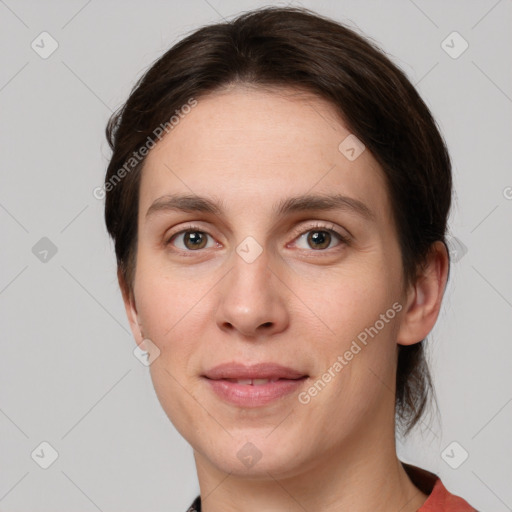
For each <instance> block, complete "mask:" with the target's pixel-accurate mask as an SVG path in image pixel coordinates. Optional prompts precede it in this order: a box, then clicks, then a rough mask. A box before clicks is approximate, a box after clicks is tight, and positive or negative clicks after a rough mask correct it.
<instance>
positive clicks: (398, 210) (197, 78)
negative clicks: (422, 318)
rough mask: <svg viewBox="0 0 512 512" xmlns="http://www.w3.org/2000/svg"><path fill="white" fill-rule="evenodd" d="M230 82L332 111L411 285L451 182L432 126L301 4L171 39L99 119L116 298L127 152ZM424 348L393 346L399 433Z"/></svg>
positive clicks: (128, 254) (394, 77) (421, 397)
mask: <svg viewBox="0 0 512 512" xmlns="http://www.w3.org/2000/svg"><path fill="white" fill-rule="evenodd" d="M233 84H245V85H250V86H255V87H286V88H290V87H292V88H295V89H297V90H303V91H307V92H310V93H313V94H315V95H316V96H318V97H321V98H323V99H325V100H327V101H328V102H329V103H330V104H331V105H332V106H333V108H334V109H335V111H336V112H337V113H338V114H339V115H340V116H341V118H342V119H343V120H344V122H345V124H346V126H347V127H348V128H349V129H350V130H351V132H352V133H354V134H355V135H356V136H357V137H358V138H359V139H360V140H361V141H362V142H363V143H364V144H365V146H366V148H367V149H368V150H369V151H371V153H372V155H373V156H374V157H375V159H376V160H377V161H378V162H379V164H380V165H381V167H382V170H383V172H384V175H385V179H386V182H387V186H388V193H389V197H390V200H391V205H392V211H393V216H394V220H395V224H396V226H397V236H398V240H399V244H400V248H401V254H402V265H403V272H404V281H405V284H406V285H408V284H411V283H414V282H415V278H416V275H417V272H418V269H419V268H420V267H421V266H422V265H423V264H424V263H425V262H426V258H427V255H428V253H429V250H430V249H431V246H432V244H433V243H434V242H436V241H438V240H439V241H442V242H443V243H445V245H446V242H445V233H446V227H447V218H448V214H449V210H450V204H451V193H452V176H451V164H450V158H449V155H448V152H447V149H446V146H445V143H444V141H443V139H442V136H441V135H440V133H439V130H438V128H437V125H436V122H435V121H434V119H433V118H432V115H431V113H430V111H429V109H428V107H427V106H426V105H425V103H424V102H423V101H422V99H421V98H420V96H419V95H418V93H417V91H416V90H415V88H414V87H413V85H412V84H411V83H410V82H409V80H408V79H407V78H406V76H405V74H404V73H403V72H402V71H401V70H400V69H398V68H397V67H396V66H395V65H394V64H393V63H392V62H391V61H390V60H389V58H388V57H387V56H386V55H385V54H384V52H383V51H382V50H380V49H379V48H378V47H377V46H376V45H375V44H373V43H372V42H370V41H368V40H367V39H365V38H363V37H362V36H360V35H358V34H357V33H356V32H354V31H353V30H351V29H349V28H347V27H345V26H343V25H342V24H340V23H337V22H335V21H332V20H330V19H328V18H324V17H322V16H319V15H318V14H316V13H314V12H312V11H309V10H307V9H304V8H278V7H268V8H264V9H259V10H255V11H252V12H248V13H244V14H242V15H240V16H238V17H237V18H235V19H234V20H232V21H229V22H225V23H218V24H214V25H209V26H206V27H203V28H200V29H199V30H196V31H195V32H193V33H192V34H190V35H188V36H187V37H185V38H184V39H182V40H181V41H180V42H178V43H177V44H175V45H174V46H173V47H172V48H170V49H169V50H168V51H167V52H166V53H165V54H164V55H162V56H161V57H160V58H159V59H158V60H157V61H156V62H155V63H154V64H153V65H152V66H151V67H150V68H149V69H148V70H147V71H146V72H145V74H144V75H143V76H142V77H141V78H140V79H139V80H138V81H137V83H136V84H135V85H134V87H133V89H132V91H131V94H130V96H129V98H128V100H127V101H126V103H125V104H124V105H122V106H121V107H120V108H119V109H118V110H117V111H116V112H115V113H114V114H113V115H112V117H111V118H110V120H109V122H108V125H107V128H106V134H107V139H108V142H109V144H110V147H111V148H112V151H113V154H112V157H111V160H110V163H109V165H108V169H107V172H106V177H105V191H106V201H105V221H106V225H107V229H108V232H109V234H110V235H111V236H112V238H113V240H114V242H115V251H116V257H117V264H118V269H119V273H120V275H121V276H122V281H123V282H124V286H125V290H124V291H127V292H128V291H131V290H132V284H133V278H134V273H135V266H136V248H137V217H138V202H139V184H140V176H141V171H142V167H143V164H144V159H141V160H140V161H139V160H138V159H136V158H133V155H134V154H135V153H136V152H137V151H138V150H140V148H141V147H143V146H144V145H145V144H146V145H147V141H153V140H154V135H155V133H156V130H155V128H157V127H158V126H161V125H162V124H163V123H166V122H168V120H169V119H170V117H171V116H172V115H173V114H174V113H175V112H177V111H178V112H179V109H180V108H181V107H182V106H183V105H185V104H186V103H187V102H188V101H189V100H190V98H195V99H198V98H199V97H200V96H204V95H206V94H208V93H209V92H213V91H218V90H220V89H223V88H225V87H229V86H230V85H233ZM127 164H129V165H127ZM121 169H124V172H122V173H121V172H120V171H121ZM116 178H117V179H116ZM121 178H122V179H121ZM423 341H424V340H423ZM423 341H421V342H419V343H416V344H413V345H410V346H403V345H400V346H399V347H398V362H397V365H398V367H397V376H396V400H395V403H396V407H395V410H396V415H397V419H398V420H399V424H400V426H404V427H406V429H405V434H407V433H408V432H409V431H410V430H411V429H412V427H413V426H414V425H415V424H416V423H417V422H418V421H419V420H420V418H421V416H422V414H423V412H424V410H425V406H426V404H427V401H428V399H429V398H430V392H432V391H433V387H432V383H431V378H430V373H429V370H428V366H427V363H426V359H425V353H424V347H423Z"/></svg>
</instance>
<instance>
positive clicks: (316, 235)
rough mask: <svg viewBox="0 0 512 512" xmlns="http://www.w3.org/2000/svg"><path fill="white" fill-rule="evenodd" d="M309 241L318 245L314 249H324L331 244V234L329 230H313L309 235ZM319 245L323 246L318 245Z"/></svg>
mask: <svg viewBox="0 0 512 512" xmlns="http://www.w3.org/2000/svg"><path fill="white" fill-rule="evenodd" d="M309 241H312V242H313V244H314V245H316V246H317V247H314V249H324V248H325V247H328V246H329V243H330V241H331V235H330V233H328V232H327V231H313V232H312V234H310V236H309ZM318 245H320V246H321V247H318Z"/></svg>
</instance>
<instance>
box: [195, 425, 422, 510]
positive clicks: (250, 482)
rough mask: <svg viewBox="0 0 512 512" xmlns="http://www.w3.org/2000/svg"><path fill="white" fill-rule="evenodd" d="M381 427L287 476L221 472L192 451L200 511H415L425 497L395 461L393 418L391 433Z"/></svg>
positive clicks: (277, 473)
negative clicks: (199, 492)
mask: <svg viewBox="0 0 512 512" xmlns="http://www.w3.org/2000/svg"><path fill="white" fill-rule="evenodd" d="M370 424H373V425H375V424H378V423H374V422H371V423H370ZM380 427H381V428H379V429H375V428H374V429H373V431H367V432H362V431H361V430H359V431H358V432H357V436H356V435H354V436H352V437H351V438H345V439H344V440H343V444H342V446H339V447H337V448H333V449H330V450H327V452H326V453H324V454H322V456H320V455H319V456H318V457H316V458H315V460H310V461H308V462H307V463H305V464H302V465H301V467H300V468H298V469H296V470H294V471H295V472H293V473H291V472H288V473H286V474H285V473H279V472H278V471H272V470H269V471H264V472H263V474H261V473H260V474H259V475H258V476H246V475H235V473H224V472H222V471H220V470H218V468H216V467H215V466H214V465H213V464H211V462H210V461H209V460H208V459H207V458H206V457H204V456H203V455H201V454H199V453H198V452H196V451H194V457H195V461H196V467H197V474H198V479H199V486H200V491H201V501H202V511H203V512H240V511H243V512H261V511H262V510H265V511H282V510H291V511H297V512H303V511H305V510H315V511H316V512H327V511H329V512H341V511H349V510H350V511H354V510H372V511H379V512H388V511H389V512H391V511H393V512H396V511H397V510H400V512H415V511H417V510H418V508H420V507H421V505H422V504H423V503H424V502H425V500H426V499H427V495H426V494H424V493H423V492H421V491H420V490H419V489H418V488H417V487H415V486H414V484H413V483H412V482H411V480H410V478H409V476H408V475H407V473H406V472H405V470H404V468H403V466H402V464H401V462H400V460H399V459H398V458H397V455H396V445H395V436H394V428H395V424H394V418H393V419H392V425H391V427H392V431H391V432H390V429H389V428H382V427H383V424H382V423H380ZM388 427H389V425H388ZM390 439H391V440H392V441H390Z"/></svg>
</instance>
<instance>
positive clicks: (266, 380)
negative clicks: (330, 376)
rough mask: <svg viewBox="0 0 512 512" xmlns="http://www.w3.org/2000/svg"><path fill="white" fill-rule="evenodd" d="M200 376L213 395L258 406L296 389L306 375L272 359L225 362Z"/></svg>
mask: <svg viewBox="0 0 512 512" xmlns="http://www.w3.org/2000/svg"><path fill="white" fill-rule="evenodd" d="M202 377H203V378H204V379H205V381H206V382H207V384H208V385H209V387H210V389H212V390H213V391H214V393H215V394H216V396H217V397H218V398H220V399H222V400H223V401H225V402H228V403H230V404H232V405H236V406H238V407H249V408H250V407H260V406H264V405H267V404H269V403H271V402H274V401H276V400H278V399H284V398H285V397H288V398H289V397H290V395H292V394H293V393H294V392H296V391H298V390H299V389H300V388H301V387H302V386H303V385H304V382H305V381H306V380H307V379H308V378H309V375H307V374H305V373H303V372H301V371H299V370H296V369H293V368H290V367H286V366H282V365H278V364H275V363H259V364H256V365H244V364H239V363H225V364H222V365H219V366H216V367H214V368H212V369H210V370H208V371H207V372H205V374H204V375H202Z"/></svg>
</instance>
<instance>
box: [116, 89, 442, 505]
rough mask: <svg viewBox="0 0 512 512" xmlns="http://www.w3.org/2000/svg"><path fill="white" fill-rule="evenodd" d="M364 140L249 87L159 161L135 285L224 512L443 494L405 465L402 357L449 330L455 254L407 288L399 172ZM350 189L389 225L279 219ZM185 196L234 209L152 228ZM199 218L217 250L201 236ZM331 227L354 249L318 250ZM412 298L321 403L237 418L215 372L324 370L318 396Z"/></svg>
mask: <svg viewBox="0 0 512 512" xmlns="http://www.w3.org/2000/svg"><path fill="white" fill-rule="evenodd" d="M349 134H350V131H349V129H347V127H346V126H345V125H344V123H343V122H342V120H341V119H339V118H338V117H337V116H336V115H335V114H334V112H333V108H332V106H331V105H330V104H328V103H326V102H325V101H323V100H322V99H319V98H317V97H314V96H310V95H306V94H300V93H299V92H298V91H292V90H285V89H280V90H275V91H272V90H266V91H264V90H261V89H260V90H257V89H255V88H248V87H241V86H236V87H233V88H231V89H229V90H227V91H223V92H216V93H214V94H209V95H208V96H205V97H201V98H199V99H198V104H197V106H196V107H195V108H193V109H192V110H191V112H190V113H189V114H187V115H186V116H184V118H183V119H182V120H181V121H180V123H179V125H177V126H176V127H175V128H174V129H173V131H172V132H170V133H169V134H168V135H167V136H166V137H165V138H163V139H162V140H161V141H160V142H159V143H158V144H157V145H156V147H155V148H154V149H152V150H151V152H150V153H149V155H148V157H147V159H146V163H145V166H144V170H143V174H142V179H141V188H140V204H139V219H138V234H139V236H138V242H137V267H136V273H135V278H134V282H133V287H132V288H131V290H130V287H128V286H127V284H126V283H124V282H123V279H122V276H121V275H120V274H119V281H120V285H121V288H122V290H123V298H124V302H125V307H126V311H127V315H128V318H129V320H130V325H131V328H132V331H133V335H134V337H135V339H136V340H137V343H141V342H142V340H143V339H145V338H146V339H149V340H151V343H152V344H153V345H151V344H149V345H146V348H147V349H148V350H150V354H151V353H152V352H151V351H152V350H154V347H158V350H159V351H160V354H159V356H158V357H157V358H156V359H155V360H154V362H153V363H152V364H151V366H150V372H151V378H152V381H153V384H154V387H155V390H156V393H157V396H158V399H159V401H160V403H161V405H162V407H163V409H164V410H165V412H166V414H167V415H168V417H169V419H170V420H171V421H172V423H173V424H174V425H175V427H176V428H177V430H178V431H179V432H180V433H181V434H182V435H183V437H184V438H185V439H186V440H187V441H188V442H189V443H190V444H191V446H192V447H193V449H194V457H195V462H196V467H197V472H198V478H199V485H200V491H201V496H202V500H203V510H204V511H206V512H221V511H222V512H229V511H239V510H241V509H242V508H243V510H244V511H247V512H256V511H258V512H260V511H261V510H265V511H284V510H291V511H303V510H315V511H320V512H321V511H327V510H329V511H331V512H332V511H341V510H351V511H365V510H373V511H394V512H396V511H397V510H400V511H401V512H407V511H415V510H417V509H418V508H419V507H420V506H421V505H422V504H423V503H424V501H425V500H426V498H427V496H426V495H425V494H423V493H422V492H420V491H419V489H417V488H416V487H415V486H414V485H413V484H412V482H411V481H410V479H409V477H408V476H407V474H406V473H405V471H404V469H403V467H402V466H401V464H400V461H399V460H398V458H397V455H396V446H395V422H394V421H395V420H394V398H395V375H396V354H397V348H398V344H403V345H407V344H413V343H417V342H418V341H420V340H422V339H423V338H425V336H426V335H427V334H428V333H429V332H430V330H431V329H432V328H433V326H434V324H435V321H436V319H437V316H438V313H439V309H440V306H441V300H442V296H443V291H444V287H445V284H446V279H447V271H448V257H447V254H446V250H445V247H444V245H443V244H441V243H436V244H435V246H434V250H433V252H432V255H431V257H430V259H429V262H428V265H427V266H426V268H425V269H424V270H423V271H422V274H421V275H419V277H418V280H417V282H416V283H414V284H413V285H411V286H409V287H407V288H405V287H404V283H403V275H402V266H401V265H402V262H401V254H400V249H399V245H398V240H397V235H396V227H395V224H394V221H393V218H392V215H391V207H390V202H389V198H388V193H387V189H386V185H385V182H384V177H383V173H382V170H381V169H380V167H379V165H378V164H377V162H376V160H375V159H374V158H373V156H372V155H371V153H370V152H369V151H368V150H365V151H363V153H362V154H361V155H360V156H359V157H358V158H357V159H356V160H354V161H350V160H348V159H347V158H346V157H345V156H344V155H343V154H342V153H341V152H340V151H339V150H338V146H339V144H340V142H341V141H343V140H344V139H345V138H346V137H347V136H348V135H349ZM333 192H336V193H340V194H343V195H345V196H349V197H351V198H355V199H358V200H359V201H361V202H363V203H364V204H365V205H367V206H368V208H370V209H371V211H372V212H373V214H374V217H375V218H374V220H368V219H366V218H364V217H362V216H360V215H359V214H357V213H355V212H353V211H349V210H333V211H303V212H295V213H291V214H288V215H286V216H284V217H279V216H276V214H275V213H274V211H273V209H272V208H273V206H274V204H276V203H278V202H279V201H281V200H283V199H286V198H288V197H291V196H295V195H300V194H305V193H309V194H312V193H315V194H331V193H333ZM171 193H172V194H175V193H183V194H192V195H199V196H206V197H208V198H210V199H213V200H218V201H221V202H222V206H223V209H222V212H221V213H220V214H218V215H216V214H212V213H204V212H184V211H177V210H159V211H157V212H154V213H153V214H150V215H149V216H146V212H147V211H148V209H149V208H150V206H151V205H152V204H153V202H154V201H155V200H157V199H158V198H160V197H162V196H165V195H166V194H171ZM190 222H192V223H193V224H194V225H195V226H196V228H195V229H194V230H193V231H194V232H196V231H197V228H200V230H202V232H203V237H205V238H206V240H205V242H204V248H201V249H196V248H195V246H194V244H193V243H190V241H189V240H188V239H187V237H186V235H185V234H184V233H183V231H184V230H186V229H187V228H189V225H190ZM317 224H318V225H320V226H321V227H316V225H317ZM331 227H332V228H333V229H336V230H338V231H339V232H340V233H341V234H342V235H343V236H347V235H349V236H350V240H349V242H348V243H344V242H342V241H341V240H339V239H338V238H337V237H336V235H333V236H332V238H331V239H330V242H329V239H327V242H326V244H324V245H325V246H326V247H324V248H318V247H317V245H318V242H317V245H315V242H314V240H313V241H311V240H310V241H309V242H308V240H307V236H308V234H314V233H316V234H318V231H320V232H321V234H324V236H325V235H326V234H325V229H326V228H331ZM178 232H181V234H177V233H178ZM304 233H305V234H304ZM175 234H177V235H176V236H175V237H173V236H172V235H175ZM301 234H304V236H301ZM247 236H252V237H253V238H254V239H255V240H256V241H257V242H258V244H259V245H260V246H261V248H262V253H261V254H260V255H259V256H258V257H257V258H256V259H255V261H253V262H252V263H248V262H246V261H245V260H244V259H243V258H242V257H240V256H239V254H238V253H237V252H236V248H237V246H238V245H239V244H240V243H241V242H242V241H243V240H244V239H245V238H246V237H247ZM327 236H328V235H327ZM169 239H171V242H170V243H169V244H168V245H166V242H167V241H168V240H169ZM320 245H321V243H320ZM394 303H399V304H400V305H401V306H402V309H401V311H400V312H399V313H398V314H397V315H396V316H395V317H394V318H393V319H392V320H389V322H388V323H386V324H385V326H384V328H382V329H381V330H380V331H379V333H378V335H376V336H375V337H374V338H373V339H370V341H369V342H368V344H367V345H366V346H365V347H364V348H363V349H362V350H361V351H360V352H359V353H358V354H357V355H355V356H354V357H353V359H352V360H351V361H349V362H348V364H347V365H346V366H344V367H343V369H342V370H341V372H339V373H338V374H337V375H336V377H335V378H333V379H332V380H331V381H330V382H329V383H328V384H327V385H326V386H325V388H324V389H323V390H322V391H321V392H319V393H318V394H317V395H316V396H315V397H314V398H312V399H311V401H310V402H309V403H308V404H301V403H300V402H299V401H298V398H297V393H294V394H292V395H288V396H286V397H283V398H280V399H278V400H276V401H274V402H272V403H270V404H268V405H266V406H262V407H256V408H252V409H249V408H242V407H237V406H235V405H231V404H228V403H226V402H224V401H222V400H221V399H220V398H219V397H217V395H215V394H214V393H213V392H212V391H211V389H210V387H209V385H207V382H205V380H204V379H203V378H202V377H201V375H202V374H203V373H204V372H205V371H206V370H207V369H209V368H212V367H213V366H216V365H217V364H220V363H224V362H231V361H236V362H244V363H254V362H262V361H273V362H278V363H280V364H283V365H285V366H290V367H292V368H295V369H298V370H301V372H303V373H304V374H307V375H309V378H308V379H307V381H306V382H305V383H304V385H303V387H302V388H301V390H300V391H304V390H307V389H308V388H310V387H311V385H312V383H314V382H315V381H317V380H318V379H319V378H321V376H322V375H323V374H324V373H325V372H326V371H327V369H328V368H329V367H332V365H333V363H334V362H335V361H336V360H337V358H338V356H339V355H343V354H344V353H345V352H346V351H347V350H348V349H349V348H350V345H351V343H352V341H353V340H354V339H356V337H357V335H358V334H359V333H361V332H362V331H364V329H365V328H367V327H369V326H373V325H374V324H375V322H376V321H377V320H378V319H379V318H380V315H381V314H385V313H386V311H387V310H389V308H391V307H392V305H393V304H394ZM151 347H153V348H151ZM155 353H156V352H155ZM247 442H251V443H252V444H253V445H255V446H256V448H257V450H258V451H259V452H260V453H261V459H260V460H259V461H258V462H257V463H256V464H254V465H253V466H251V467H246V466H245V465H244V464H242V463H241V461H240V460H239V458H238V457H237V452H238V451H239V450H240V449H241V448H242V447H243V446H244V445H245V444H246V443H247Z"/></svg>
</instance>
